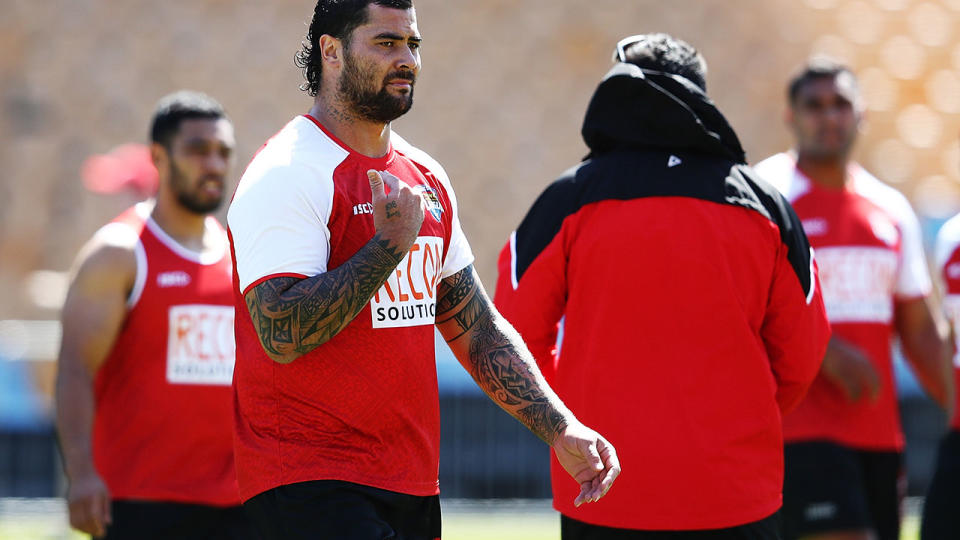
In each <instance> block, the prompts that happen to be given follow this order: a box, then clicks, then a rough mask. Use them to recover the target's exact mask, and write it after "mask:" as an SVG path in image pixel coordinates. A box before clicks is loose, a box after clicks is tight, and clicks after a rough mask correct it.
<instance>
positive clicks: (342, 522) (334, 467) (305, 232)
mask: <svg viewBox="0 0 960 540" xmlns="http://www.w3.org/2000/svg"><path fill="white" fill-rule="evenodd" d="M420 43H421V37H420V32H419V30H418V29H417V20H416V13H415V11H414V9H413V5H412V4H411V2H410V1H409V0H341V1H335V0H320V1H319V2H317V4H316V7H315V10H314V16H313V20H312V22H311V24H310V29H309V32H308V35H307V43H306V44H305V45H304V50H303V51H302V52H301V54H300V55H299V57H298V58H299V60H300V64H301V66H302V67H303V69H304V74H305V76H306V79H307V82H306V85H305V88H306V90H308V92H309V93H310V95H312V96H314V98H315V99H314V104H313V107H312V108H311V109H310V112H309V114H307V115H303V116H299V117H297V118H295V119H293V120H291V121H290V122H289V123H288V124H287V125H286V126H285V127H283V129H281V130H280V132H279V133H278V134H277V135H275V136H274V137H273V138H271V139H270V140H269V141H268V142H267V144H266V145H265V146H264V147H263V148H262V149H261V150H260V152H259V153H258V154H257V156H256V157H255V158H254V159H253V161H252V162H251V163H250V166H249V167H248V168H247V171H246V172H245V173H244V175H243V178H241V180H240V184H239V186H238V187H237V192H236V195H235V196H234V199H233V202H232V203H231V205H230V209H229V211H228V219H227V221H228V223H229V230H230V235H231V246H232V248H233V251H234V254H235V260H236V265H235V280H236V283H237V286H236V289H235V291H234V292H235V294H236V308H237V320H236V335H237V369H236V381H235V396H236V398H235V404H236V414H235V417H236V438H237V445H236V446H237V472H238V474H239V480H240V495H241V497H242V498H243V499H244V501H245V502H244V506H245V508H246V509H247V510H248V512H249V515H250V516H251V518H252V519H253V520H254V522H255V523H256V525H257V528H258V530H259V532H260V534H261V535H262V536H263V537H264V538H268V539H269V538H284V539H288V538H304V539H306V538H330V539H341V538H342V539H371V540H373V539H381V538H404V539H410V540H413V539H425V540H433V539H435V538H439V537H440V506H439V497H438V493H439V487H438V482H437V469H438V460H439V446H440V419H439V400H438V395H437V375H436V361H435V358H434V333H435V330H434V328H435V327H436V328H438V329H439V330H440V333H441V334H442V335H443V336H444V337H445V338H446V340H447V342H448V343H449V344H450V348H451V349H452V350H453V352H454V354H455V355H456V356H457V358H458V359H459V360H460V362H461V363H462V364H463V365H464V367H466V369H467V370H468V371H469V372H470V374H471V375H472V376H473V377H474V379H475V380H476V381H477V383H478V384H479V386H480V387H481V388H482V389H483V390H484V391H486V392H487V394H488V395H489V396H490V397H491V398H492V399H493V400H494V401H495V402H496V403H497V404H498V405H500V406H501V407H503V408H504V409H505V410H506V411H507V412H509V413H510V414H512V415H514V416H515V417H516V418H517V419H518V420H520V421H521V422H523V423H524V424H525V425H526V426H527V427H529V428H530V429H531V430H532V431H533V432H534V433H535V434H537V435H538V436H539V437H540V438H541V439H543V440H544V441H545V442H546V443H547V444H549V445H551V446H552V447H553V449H554V450H555V451H556V453H557V455H558V456H559V457H560V459H561V462H562V463H563V464H564V466H565V467H566V469H567V471H568V472H569V473H570V475H571V476H573V477H574V479H575V480H568V481H570V482H573V483H574V484H575V485H576V486H577V490H578V491H579V494H577V495H576V496H575V497H571V500H573V499H574V498H575V499H576V504H578V505H579V504H582V503H584V502H590V501H596V500H597V499H599V498H600V497H602V496H603V495H604V493H606V490H607V489H609V487H610V486H611V485H612V483H613V481H614V479H615V478H616V476H617V474H618V473H619V464H618V462H617V459H616V455H615V453H614V451H613V447H612V446H610V445H609V443H607V442H606V441H605V440H604V439H603V438H602V437H600V436H599V435H597V434H596V433H595V432H594V431H592V430H590V429H588V428H586V427H585V426H584V425H582V424H581V423H580V422H579V421H578V420H577V419H576V417H574V416H573V415H572V414H571V413H570V412H569V411H568V410H567V409H566V407H565V406H564V405H563V403H561V402H560V400H559V399H557V397H556V396H555V395H554V393H553V391H552V390H551V389H550V387H549V386H547V384H546V383H545V381H544V380H543V377H542V376H541V375H540V372H539V370H537V367H536V364H535V363H534V362H533V358H532V357H531V356H530V354H529V352H527V349H526V347H525V346H524V345H523V343H522V342H521V341H520V339H519V337H518V336H517V335H516V332H514V331H513V329H512V328H511V327H510V325H509V324H507V323H506V321H504V320H503V318H502V317H500V315H499V314H498V313H497V311H496V310H495V309H494V308H493V306H492V304H491V302H490V300H489V299H488V298H487V295H486V293H485V292H484V290H483V287H482V285H481V284H480V280H479V279H478V278H477V275H476V272H475V271H474V268H473V264H472V262H473V253H472V252H471V249H470V245H469V243H468V242H467V239H466V237H465V236H464V234H463V231H462V230H461V227H460V219H459V217H458V208H457V201H456V197H455V195H454V192H453V189H452V187H451V184H450V181H449V180H448V178H447V175H446V174H445V173H444V171H443V168H442V167H441V166H440V165H439V164H438V163H437V162H436V161H434V160H433V159H431V158H430V157H429V156H428V155H427V154H425V153H424V152H422V151H420V150H418V149H416V148H414V147H413V146H411V145H410V144H409V143H407V142H406V141H404V140H403V139H401V138H400V137H398V136H397V135H396V134H394V133H393V132H392V129H391V122H392V121H393V120H395V119H396V118H399V117H400V116H401V115H403V114H405V113H406V112H407V111H408V110H409V109H410V107H411V105H412V103H413V92H414V85H415V82H416V79H417V76H418V74H419V71H420Z"/></svg>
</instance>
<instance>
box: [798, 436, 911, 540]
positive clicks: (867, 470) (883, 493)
mask: <svg viewBox="0 0 960 540" xmlns="http://www.w3.org/2000/svg"><path fill="white" fill-rule="evenodd" d="M784 462H785V470H784V479H783V533H784V534H783V537H784V539H785V540H793V539H795V538H800V537H802V536H806V535H809V534H816V533H824V532H831V531H858V530H872V531H874V532H875V533H876V535H877V539H878V540H897V539H898V538H899V537H900V506H901V503H902V501H903V487H904V484H905V482H904V481H903V480H904V474H903V473H904V470H903V456H902V454H900V453H899V452H875V451H865V450H856V449H853V448H848V447H845V446H842V445H839V444H836V443H832V442H803V443H792V444H787V445H786V446H785V447H784Z"/></svg>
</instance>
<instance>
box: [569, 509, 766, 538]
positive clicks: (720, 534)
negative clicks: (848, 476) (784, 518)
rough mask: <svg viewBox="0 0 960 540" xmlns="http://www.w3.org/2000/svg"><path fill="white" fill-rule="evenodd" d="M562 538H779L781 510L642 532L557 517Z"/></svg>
mask: <svg viewBox="0 0 960 540" xmlns="http://www.w3.org/2000/svg"><path fill="white" fill-rule="evenodd" d="M560 538H562V539H563V540H780V513H779V512H777V513H775V514H773V515H771V516H769V517H766V518H764V519H761V520H760V521H754V522H752V523H746V524H744V525H739V526H736V527H730V528H727V529H708V530H699V531H644V530H634V529H616V528H613V527H601V526H599V525H590V524H589V523H584V522H582V521H577V520H575V519H573V518H569V517H567V516H564V515H561V516H560Z"/></svg>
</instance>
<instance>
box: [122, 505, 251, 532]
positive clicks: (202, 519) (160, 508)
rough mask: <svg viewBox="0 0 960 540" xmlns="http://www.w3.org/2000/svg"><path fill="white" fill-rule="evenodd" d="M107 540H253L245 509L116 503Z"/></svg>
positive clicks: (236, 507) (237, 507)
mask: <svg viewBox="0 0 960 540" xmlns="http://www.w3.org/2000/svg"><path fill="white" fill-rule="evenodd" d="M110 511H111V514H112V517H113V523H112V524H111V525H110V526H109V527H107V535H106V536H105V537H104V538H105V539H106V540H168V539H174V538H175V539H177V540H192V539H196V540H254V539H255V538H257V537H256V535H254V534H253V529H252V527H251V526H250V522H249V521H248V520H247V516H246V514H245V513H244V511H243V507H240V506H232V507H227V508H220V507H216V506H205V505H201V504H182V503H172V502H152V501H126V500H120V501H113V503H112V504H111V505H110Z"/></svg>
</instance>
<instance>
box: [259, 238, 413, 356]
mask: <svg viewBox="0 0 960 540" xmlns="http://www.w3.org/2000/svg"><path fill="white" fill-rule="evenodd" d="M403 257H404V252H402V251H401V250H399V249H398V248H397V247H396V246H393V245H391V243H390V242H388V241H387V240H384V239H382V238H381V237H380V235H379V234H377V235H375V236H374V237H373V239H371V240H370V241H369V242H367V244H366V245H365V246H363V247H362V248H360V250H359V251H358V252H357V253H356V254H355V255H354V256H353V257H351V258H350V259H349V260H347V261H346V262H345V263H343V264H342V265H340V266H338V267H337V268H335V269H333V270H331V271H329V272H324V273H322V274H319V275H317V276H313V277H311V278H306V279H301V278H296V277H276V278H273V279H270V280H267V281H265V282H263V283H261V284H259V285H257V286H256V287H254V288H253V289H252V290H250V291H249V292H247V294H246V297H245V300H246V303H247V309H248V310H249V311H250V317H251V319H252V320H253V326H254V328H256V330H257V334H258V335H259V336H260V343H261V344H262V345H263V348H264V350H265V351H266V352H267V354H268V355H269V356H270V357H271V358H273V359H274V360H278V358H290V356H291V355H294V357H296V356H300V355H303V354H305V353H308V352H310V351H312V350H313V349H315V348H317V347H319V346H320V345H322V344H324V343H326V342H327V341H329V340H330V339H331V338H333V336H335V335H337V334H338V333H340V331H341V330H343V329H344V328H345V327H346V326H347V325H348V324H350V321H352V320H353V319H354V317H356V316H357V314H358V313H360V311H361V310H363V308H364V306H366V305H367V302H369V301H370V298H372V297H373V295H374V294H375V293H376V292H377V290H379V289H380V286H381V285H383V282H384V281H386V280H387V277H389V276H390V273H391V272H393V270H394V269H395V268H396V267H397V265H398V264H400V261H401V260H402V259H403ZM278 361H279V360H278Z"/></svg>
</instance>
